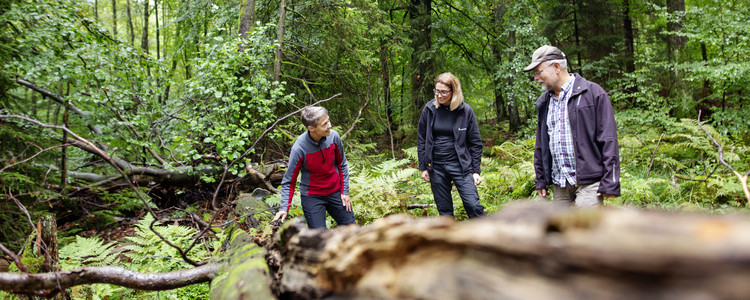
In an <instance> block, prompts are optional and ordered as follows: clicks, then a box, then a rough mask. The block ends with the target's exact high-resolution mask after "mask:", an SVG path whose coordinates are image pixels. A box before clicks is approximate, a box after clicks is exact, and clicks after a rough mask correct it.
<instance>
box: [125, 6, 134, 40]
mask: <svg viewBox="0 0 750 300" xmlns="http://www.w3.org/2000/svg"><path fill="white" fill-rule="evenodd" d="M125 10H126V11H127V12H128V34H129V35H128V36H129V37H130V39H129V40H130V45H131V46H134V47H135V30H134V29H133V15H132V14H131V13H130V0H128V1H127V6H126V7H125Z"/></svg>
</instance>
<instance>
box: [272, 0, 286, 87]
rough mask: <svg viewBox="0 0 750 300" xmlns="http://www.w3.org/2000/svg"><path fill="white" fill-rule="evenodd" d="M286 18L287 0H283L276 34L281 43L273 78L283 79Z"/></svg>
mask: <svg viewBox="0 0 750 300" xmlns="http://www.w3.org/2000/svg"><path fill="white" fill-rule="evenodd" d="M285 19H286V0H281V4H279V26H278V31H277V34H276V38H277V40H278V43H279V45H278V46H277V48H276V61H275V62H274V66H273V80H274V81H276V82H280V81H281V59H282V55H283V48H284V21H285Z"/></svg>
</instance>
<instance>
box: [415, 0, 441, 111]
mask: <svg viewBox="0 0 750 300" xmlns="http://www.w3.org/2000/svg"><path fill="white" fill-rule="evenodd" d="M431 14H432V0H411V5H409V17H410V18H411V20H410V22H411V31H410V33H409V38H410V39H411V47H412V48H413V49H414V51H413V52H412V55H411V61H410V62H409V70H410V72H411V77H410V78H411V97H412V103H413V108H412V111H413V112H414V113H413V114H412V116H413V117H412V119H413V120H414V122H413V123H415V124H416V123H417V121H419V113H420V112H421V111H422V106H423V105H424V104H425V103H427V101H429V100H430V99H431V98H432V96H433V95H432V94H433V93H432V88H433V84H432V80H433V78H434V77H435V75H437V74H435V66H434V63H433V60H434V59H433V57H432V56H433V55H432V53H430V52H431V51H432V41H431V34H430V32H431V29H430V28H431V25H432V20H431V18H430V16H431Z"/></svg>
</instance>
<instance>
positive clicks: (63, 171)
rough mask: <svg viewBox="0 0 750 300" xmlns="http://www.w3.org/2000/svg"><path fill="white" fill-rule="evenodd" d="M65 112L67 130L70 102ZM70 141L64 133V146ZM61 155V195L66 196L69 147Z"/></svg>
mask: <svg viewBox="0 0 750 300" xmlns="http://www.w3.org/2000/svg"><path fill="white" fill-rule="evenodd" d="M65 104H66V105H65V111H64V112H63V126H64V127H65V128H68V126H69V125H70V124H69V123H70V122H69V117H70V110H69V109H68V107H69V105H68V104H70V103H69V102H68V101H65ZM67 140H68V132H67V131H63V136H62V143H63V144H64V143H65V141H67ZM61 152H62V153H61V155H60V193H61V194H65V193H66V192H65V190H66V189H67V187H68V146H63V147H62V149H61Z"/></svg>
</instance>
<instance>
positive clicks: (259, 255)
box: [211, 232, 276, 300]
mask: <svg viewBox="0 0 750 300" xmlns="http://www.w3.org/2000/svg"><path fill="white" fill-rule="evenodd" d="M265 254H266V252H265V250H264V249H263V248H262V247H260V246H258V245H257V244H255V243H254V242H253V237H252V236H250V235H249V234H247V233H245V232H240V233H239V234H237V235H236V236H235V237H234V238H233V239H232V242H231V244H230V247H229V248H228V250H227V252H225V253H224V254H223V255H222V257H223V258H224V259H225V260H226V262H227V263H226V264H223V268H222V270H220V271H219V275H218V276H217V277H216V278H214V280H213V281H211V299H221V300H230V299H276V296H274V295H273V293H272V292H271V287H270V286H271V280H270V277H269V274H268V265H267V264H266V258H265Z"/></svg>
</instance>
